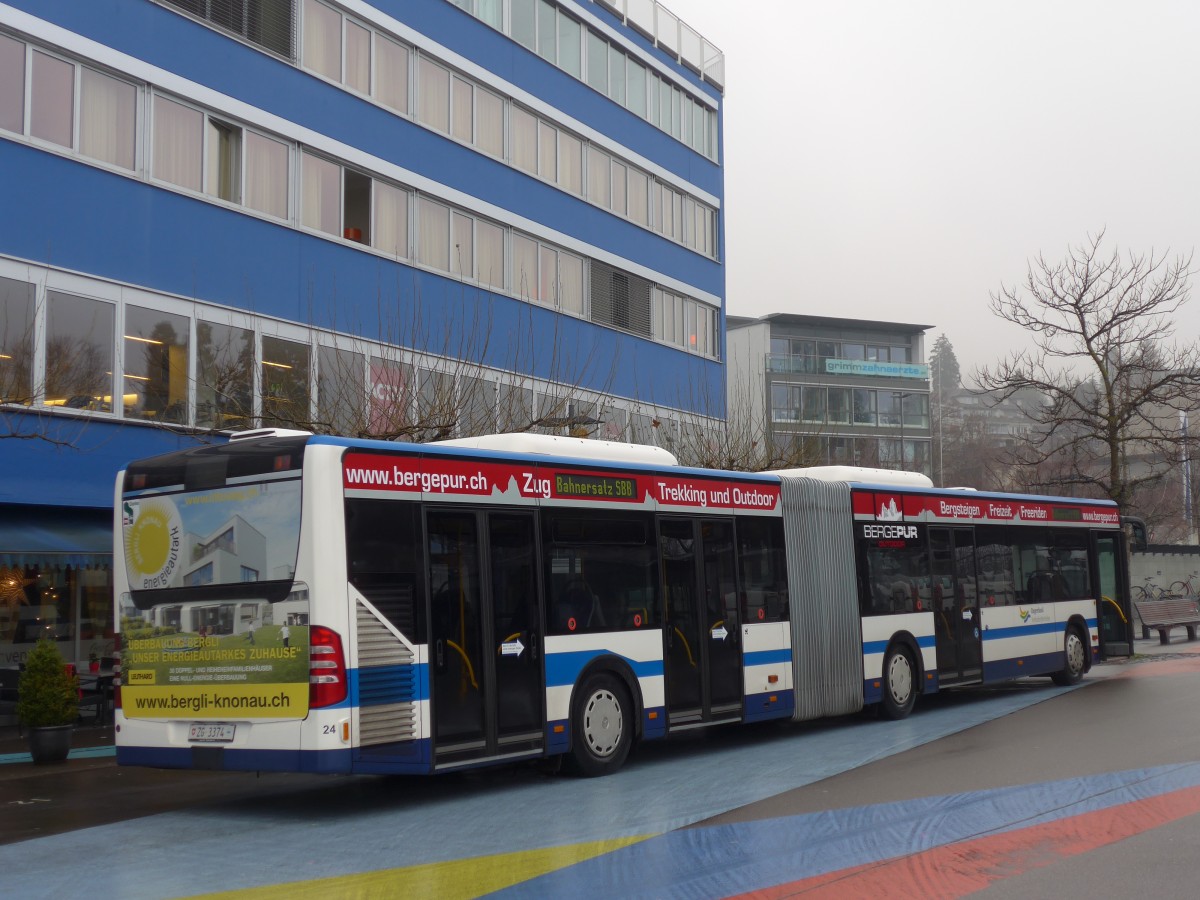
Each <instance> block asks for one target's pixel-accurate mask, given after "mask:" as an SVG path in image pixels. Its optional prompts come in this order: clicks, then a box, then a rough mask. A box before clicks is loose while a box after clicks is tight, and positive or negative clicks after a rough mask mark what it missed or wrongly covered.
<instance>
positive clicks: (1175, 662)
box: [1115, 655, 1200, 678]
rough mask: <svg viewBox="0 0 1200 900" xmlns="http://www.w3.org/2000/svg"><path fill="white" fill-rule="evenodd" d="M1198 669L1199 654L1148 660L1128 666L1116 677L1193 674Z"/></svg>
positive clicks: (1156, 676) (1158, 676) (1199, 666)
mask: <svg viewBox="0 0 1200 900" xmlns="http://www.w3.org/2000/svg"><path fill="white" fill-rule="evenodd" d="M1198 670H1200V655H1198V656H1186V657H1182V658H1179V659H1161V660H1158V659H1156V660H1150V661H1147V662H1144V663H1138V664H1137V665H1133V666H1130V667H1129V668H1128V669H1126V670H1125V671H1124V672H1122V673H1121V674H1119V675H1117V676H1115V677H1116V678H1160V677H1162V676H1164V675H1193V674H1195V673H1196V672H1197V671H1198Z"/></svg>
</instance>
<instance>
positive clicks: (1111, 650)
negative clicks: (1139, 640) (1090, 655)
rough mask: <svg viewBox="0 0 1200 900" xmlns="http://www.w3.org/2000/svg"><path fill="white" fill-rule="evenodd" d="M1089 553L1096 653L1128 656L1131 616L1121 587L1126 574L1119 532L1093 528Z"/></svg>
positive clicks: (1131, 627)
mask: <svg viewBox="0 0 1200 900" xmlns="http://www.w3.org/2000/svg"><path fill="white" fill-rule="evenodd" d="M1091 557H1092V559H1093V563H1092V565H1094V566H1095V567H1096V569H1095V571H1094V572H1093V573H1092V584H1094V585H1097V587H1098V589H1099V593H1098V594H1097V595H1096V596H1097V598H1098V602H1097V609H1096V618H1097V619H1098V620H1099V631H1100V654H1101V656H1102V657H1103V658H1104V659H1108V658H1109V657H1112V656H1130V655H1131V654H1132V653H1133V636H1134V635H1133V618H1132V610H1131V609H1130V605H1129V595H1128V594H1127V593H1126V591H1125V587H1124V586H1125V585H1126V584H1128V582H1129V576H1128V575H1127V574H1126V572H1125V553H1124V543H1123V540H1122V536H1121V535H1116V534H1113V533H1112V532H1102V531H1093V532H1092V553H1091Z"/></svg>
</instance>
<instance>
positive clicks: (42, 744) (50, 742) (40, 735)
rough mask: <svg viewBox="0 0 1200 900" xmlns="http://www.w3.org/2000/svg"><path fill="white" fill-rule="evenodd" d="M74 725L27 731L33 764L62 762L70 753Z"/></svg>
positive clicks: (48, 726) (50, 726)
mask: <svg viewBox="0 0 1200 900" xmlns="http://www.w3.org/2000/svg"><path fill="white" fill-rule="evenodd" d="M74 730H75V726H74V725H47V726H44V727H42V728H30V729H29V752H30V754H31V755H32V756H33V761H34V762H35V763H50V762H62V761H63V760H64V759H66V758H67V754H68V753H69V752H71V732H72V731H74Z"/></svg>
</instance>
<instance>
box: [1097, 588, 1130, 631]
mask: <svg viewBox="0 0 1200 900" xmlns="http://www.w3.org/2000/svg"><path fill="white" fill-rule="evenodd" d="M1100 599H1101V600H1102V601H1104V602H1105V603H1111V604H1112V605H1113V606H1115V607H1116V608H1117V615H1118V616H1120V617H1121V621H1122V622H1124V623H1125V624H1126V625H1128V624H1129V620H1128V619H1127V618H1125V611H1124V610H1123V609H1121V604H1120V603H1118V602H1117V601H1116V600H1114V599H1113V598H1112V597H1105V596H1104V595H1103V594H1101V595H1100Z"/></svg>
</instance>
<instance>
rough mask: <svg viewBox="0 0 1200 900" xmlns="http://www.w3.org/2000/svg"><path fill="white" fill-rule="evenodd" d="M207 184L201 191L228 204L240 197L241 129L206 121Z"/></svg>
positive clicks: (222, 123) (238, 200) (214, 120)
mask: <svg viewBox="0 0 1200 900" xmlns="http://www.w3.org/2000/svg"><path fill="white" fill-rule="evenodd" d="M207 153H208V166H207V169H208V183H207V184H206V185H205V188H204V190H205V193H207V194H208V195H209V196H212V197H217V198H218V199H220V200H228V201H229V202H230V203H240V202H241V200H242V129H240V128H238V127H237V126H236V125H229V124H227V123H225V122H219V121H217V120H216V119H209V120H208V147H207Z"/></svg>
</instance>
